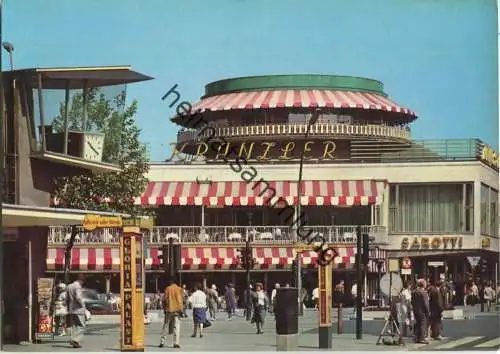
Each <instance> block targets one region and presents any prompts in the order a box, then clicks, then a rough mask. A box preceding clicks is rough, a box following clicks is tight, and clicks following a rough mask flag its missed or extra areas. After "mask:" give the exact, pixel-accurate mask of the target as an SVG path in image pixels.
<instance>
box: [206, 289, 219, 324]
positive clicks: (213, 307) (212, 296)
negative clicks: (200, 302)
mask: <svg viewBox="0 0 500 354" xmlns="http://www.w3.org/2000/svg"><path fill="white" fill-rule="evenodd" d="M207 298H208V311H209V314H210V320H211V321H215V319H216V314H217V308H218V307H219V294H218V293H217V286H216V285H215V284H212V288H211V289H208V290H207Z"/></svg>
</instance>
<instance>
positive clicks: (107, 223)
mask: <svg viewBox="0 0 500 354" xmlns="http://www.w3.org/2000/svg"><path fill="white" fill-rule="evenodd" d="M122 225H123V223H122V218H121V216H102V215H85V218H84V219H83V229H84V230H86V231H92V230H95V229H98V228H108V227H122Z"/></svg>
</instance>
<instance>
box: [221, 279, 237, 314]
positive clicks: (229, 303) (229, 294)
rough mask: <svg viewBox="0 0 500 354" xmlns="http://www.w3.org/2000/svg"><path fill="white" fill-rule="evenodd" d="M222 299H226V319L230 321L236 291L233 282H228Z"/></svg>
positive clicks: (233, 309)
mask: <svg viewBox="0 0 500 354" xmlns="http://www.w3.org/2000/svg"><path fill="white" fill-rule="evenodd" d="M224 299H225V301H226V311H227V320H228V321H231V320H232V319H233V314H234V312H235V310H236V293H235V291H234V287H233V284H231V283H229V284H228V285H227V289H226V293H225V294H224Z"/></svg>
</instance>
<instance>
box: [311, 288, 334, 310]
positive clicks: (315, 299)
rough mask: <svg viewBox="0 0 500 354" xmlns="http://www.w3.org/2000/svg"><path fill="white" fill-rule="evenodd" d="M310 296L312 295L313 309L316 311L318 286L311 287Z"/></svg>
mask: <svg viewBox="0 0 500 354" xmlns="http://www.w3.org/2000/svg"><path fill="white" fill-rule="evenodd" d="M335 290H336V288H335ZM311 297H312V301H313V306H314V309H315V310H316V311H317V310H318V304H319V288H318V287H315V288H314V289H313V291H312V296H311Z"/></svg>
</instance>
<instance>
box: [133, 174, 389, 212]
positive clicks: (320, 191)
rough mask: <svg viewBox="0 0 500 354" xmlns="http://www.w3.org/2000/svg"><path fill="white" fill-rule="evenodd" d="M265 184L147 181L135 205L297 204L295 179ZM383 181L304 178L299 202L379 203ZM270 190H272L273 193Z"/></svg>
mask: <svg viewBox="0 0 500 354" xmlns="http://www.w3.org/2000/svg"><path fill="white" fill-rule="evenodd" d="M267 183H268V188H267V190H266V184H265V183H258V184H255V183H246V182H244V181H238V182H212V183H211V184H199V183H196V182H149V184H148V187H147V188H146V191H145V192H144V193H143V194H142V196H141V197H138V198H136V200H135V203H136V204H138V205H155V206H156V205H208V206H233V205H244V206H246V205H249V206H253V205H257V206H262V205H275V204H278V203H279V202H280V201H281V202H282V201H283V200H285V201H286V202H287V203H288V205H296V204H297V201H298V198H297V187H296V182H290V181H269V182H267ZM385 185H386V182H385V181H374V180H360V181H303V182H302V195H303V196H302V197H301V204H302V205H345V206H351V205H371V204H377V205H378V204H381V203H382V194H383V192H384V188H385ZM273 191H274V192H275V193H273Z"/></svg>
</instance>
